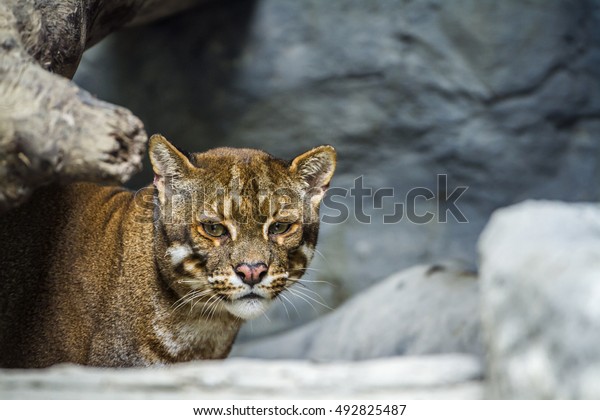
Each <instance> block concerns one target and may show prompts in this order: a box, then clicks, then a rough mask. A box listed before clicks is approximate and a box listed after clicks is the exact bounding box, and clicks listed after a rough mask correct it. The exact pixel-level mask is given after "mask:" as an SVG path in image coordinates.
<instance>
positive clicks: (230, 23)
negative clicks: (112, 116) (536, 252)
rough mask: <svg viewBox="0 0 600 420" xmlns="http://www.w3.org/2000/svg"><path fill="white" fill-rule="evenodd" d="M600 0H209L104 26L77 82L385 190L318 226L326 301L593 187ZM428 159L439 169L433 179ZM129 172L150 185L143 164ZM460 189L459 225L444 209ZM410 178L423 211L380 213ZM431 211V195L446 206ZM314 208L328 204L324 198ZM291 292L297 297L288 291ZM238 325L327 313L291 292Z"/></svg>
mask: <svg viewBox="0 0 600 420" xmlns="http://www.w3.org/2000/svg"><path fill="white" fill-rule="evenodd" d="M599 27H600V4H599V2H597V1H595V0H573V1H566V0H554V1H542V0H535V1H527V2H523V1H520V0H503V1H501V2H498V1H496V0H454V1H441V0H412V1H408V0H406V1H405V0H397V1H389V0H327V1H323V0H303V1H297V0H256V1H228V2H214V4H212V5H206V6H203V7H201V8H199V9H197V10H196V11H193V12H192V11H190V12H186V13H185V14H184V15H181V16H177V17H173V18H170V19H168V20H164V21H162V22H159V23H156V24H154V25H152V26H149V27H143V28H132V29H130V30H127V31H124V32H122V33H121V34H118V35H116V36H113V37H111V38H110V39H107V41H106V42H104V43H102V44H100V45H99V46H98V47H97V48H95V49H93V50H91V51H89V52H88V53H86V55H85V56H84V58H83V61H82V63H81V66H80V69H79V71H78V73H77V75H76V81H77V82H78V83H79V84H81V85H82V86H84V87H85V88H86V89H89V90H91V91H92V92H96V93H97V94H98V96H100V97H101V98H103V99H106V100H109V101H112V102H115V103H119V104H122V105H125V106H127V107H129V108H130V109H132V110H133V111H134V112H135V113H136V114H137V115H139V116H140V117H141V118H142V120H143V121H144V122H145V123H146V125H147V131H148V132H161V133H163V134H164V135H166V136H167V137H169V138H170V139H172V140H173V141H174V142H175V143H176V144H178V145H180V146H182V147H184V148H186V149H189V150H201V149H204V148H208V147H213V146H220V145H229V146H238V147H240V146H241V147H243V146H251V147H259V148H264V149H266V150H268V151H269V152H271V153H273V154H276V155H280V156H282V157H288V158H290V157H292V156H293V155H295V154H296V153H299V152H301V151H303V150H304V149H307V148H309V147H312V146H314V145H317V144H321V143H330V144H332V145H334V146H335V147H336V148H337V150H338V152H339V169H338V173H337V175H336V177H335V178H334V183H333V184H332V187H340V188H344V189H346V190H347V189H349V188H351V187H352V186H353V183H354V179H355V178H356V177H359V176H362V177H363V180H364V185H365V186H366V187H370V188H373V189H378V188H383V187H389V188H393V189H394V193H395V196H394V197H393V198H392V197H388V198H386V199H384V200H383V203H382V206H381V207H382V208H380V209H377V208H374V207H375V206H374V203H373V200H372V199H365V200H364V211H365V212H366V213H368V214H370V215H371V216H372V220H371V222H370V223H362V222H359V221H358V220H357V218H356V217H355V214H356V213H357V209H356V202H357V201H356V200H354V199H353V198H351V197H349V196H348V197H346V198H340V197H337V198H336V200H337V201H343V202H344V203H345V204H346V205H347V206H348V208H349V209H350V217H349V218H348V219H347V220H346V221H345V222H344V223H335V224H327V225H325V226H324V227H323V230H322V235H321V239H320V246H319V249H320V251H321V253H322V254H323V255H325V257H326V258H327V259H326V260H325V259H323V258H320V257H317V260H316V261H315V265H314V268H315V269H316V270H318V271H314V272H312V273H313V275H312V277H310V278H312V279H315V280H325V281H328V282H330V283H332V284H333V285H334V286H335V287H328V286H326V285H323V287H319V288H317V289H316V290H317V292H318V293H319V294H321V295H322V296H323V298H324V299H325V300H326V302H327V304H328V305H329V306H332V307H335V306H338V305H339V304H341V303H342V302H344V301H345V300H347V299H348V298H349V297H351V296H354V295H356V294H360V293H362V291H363V290H364V289H365V288H367V287H368V286H370V285H372V284H374V283H376V282H377V281H379V280H380V279H382V278H385V277H387V276H388V275H391V274H392V273H394V272H397V271H398V270H401V269H405V268H407V267H411V266H413V265H415V264H421V263H428V262H430V261H436V260H439V259H444V258H452V259H461V260H464V261H467V262H469V263H470V265H471V266H475V263H476V260H477V254H476V248H475V243H476V241H477V238H478V237H479V234H480V233H481V230H482V229H483V227H484V226H485V224H486V222H487V221H488V218H489V215H490V214H491V213H492V211H493V210H495V209H496V208H499V207H504V206H507V205H510V204H513V203H515V202H519V201H522V200H523V199H525V198H546V199H559V200H567V201H573V200H586V201H597V200H600V182H598V180H599V179H600V89H598V88H597V87H598V85H600V35H599V34H600V31H598V28H599ZM436 174H447V175H448V186H447V187H445V186H442V188H441V191H438V188H437V185H436ZM142 178H143V181H142V180H141V179H138V184H137V185H138V186H139V185H141V184H143V183H149V182H150V180H151V179H152V178H151V175H150V174H149V173H146V174H145V175H143V176H142ZM457 186H468V187H469V189H468V190H467V191H466V192H465V193H464V195H463V196H462V197H461V198H460V200H459V201H458V202H457V204H458V206H459V209H460V210H461V211H462V213H463V214H464V215H465V217H466V218H467V219H468V222H469V223H459V222H458V221H457V220H455V219H454V217H453V216H451V215H450V216H448V221H447V222H446V223H442V222H440V220H441V218H442V216H443V214H444V212H443V211H441V210H440V209H439V206H438V204H440V203H439V201H440V200H441V201H442V204H443V200H442V199H440V198H439V197H443V196H444V194H445V193H444V191H445V190H447V192H448V194H449V193H450V192H452V191H453V189H454V188H455V187H457ZM414 187H426V188H429V189H431V190H432V191H434V192H436V196H437V197H438V198H436V199H432V200H425V199H423V198H421V199H419V200H417V203H416V212H417V214H423V213H424V212H426V211H430V212H432V214H434V216H435V217H434V219H433V220H432V221H431V222H429V223H426V224H417V223H413V222H411V221H410V220H408V219H407V217H406V215H405V217H404V218H403V219H402V220H401V221H399V222H398V223H388V224H386V223H384V222H383V215H384V214H391V213H393V211H394V205H395V204H396V203H404V202H405V201H406V199H405V197H406V195H407V193H408V192H409V191H410V190H411V189H412V188H414ZM442 210H443V209H442ZM325 213H328V214H335V213H336V211H335V210H334V209H329V210H327V209H325ZM290 298H291V299H294V298H293V297H290ZM294 303H295V304H296V306H297V307H298V310H299V315H296V314H295V311H294V313H292V314H291V316H290V317H289V318H288V317H287V315H286V313H285V311H284V309H283V306H282V305H279V306H278V309H275V310H274V311H273V312H271V313H269V314H268V315H269V319H270V321H269V320H267V319H263V320H262V321H259V320H257V321H254V322H253V323H252V324H251V325H249V326H248V328H246V329H244V331H242V333H241V335H240V339H242V340H244V339H248V338H250V337H256V336H258V335H266V334H271V333H273V332H275V331H281V330H284V329H287V328H290V327H293V326H298V325H300V324H302V323H305V322H306V321H308V320H311V319H314V318H317V317H318V316H320V315H322V314H323V313H325V312H326V310H325V308H322V307H319V306H316V310H312V309H311V308H310V306H308V304H305V303H303V302H302V301H301V300H299V299H297V300H294Z"/></svg>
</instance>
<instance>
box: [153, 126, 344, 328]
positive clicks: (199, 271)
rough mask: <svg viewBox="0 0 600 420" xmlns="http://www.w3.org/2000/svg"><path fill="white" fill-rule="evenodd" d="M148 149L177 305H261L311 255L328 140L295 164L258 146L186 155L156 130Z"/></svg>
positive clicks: (238, 308)
mask: <svg viewBox="0 0 600 420" xmlns="http://www.w3.org/2000/svg"><path fill="white" fill-rule="evenodd" d="M150 157H151V161H152V165H153V168H154V172H155V185H156V188H157V195H158V209H157V211H158V212H159V217H158V218H157V222H156V226H157V231H158V232H159V234H160V235H161V237H162V240H163V242H164V244H165V249H166V252H165V257H164V262H165V263H166V264H168V265H170V267H171V268H172V274H173V275H172V279H171V287H172V288H173V290H175V291H176V293H177V294H178V295H179V296H180V298H181V299H180V301H179V302H178V304H177V305H181V307H186V308H188V307H189V308H193V309H194V310H198V311H199V313H200V314H202V315H205V316H213V315H217V314H219V313H220V312H221V311H224V310H225V311H228V312H230V313H232V314H233V315H236V316H238V317H239V318H243V319H250V318H254V317H256V316H258V315H261V314H263V313H264V312H265V311H266V309H267V308H268V306H269V304H270V303H271V302H272V301H273V300H274V299H275V298H276V297H277V296H278V295H279V294H280V293H281V292H283V291H284V290H285V289H286V288H287V287H289V286H291V285H292V284H293V282H294V281H295V280H297V279H299V278H300V277H301V276H302V275H303V274H304V272H305V269H306V267H307V265H308V264H309V262H310V260H311V259H312V256H313V252H314V249H315V246H316V242H317V235H318V229H319V224H318V223H319V218H318V215H319V204H320V202H321V199H322V197H323V195H324V193H325V191H326V189H327V186H328V185H329V181H330V179H331V177H332V175H333V172H334V169H335V159H336V156H335V151H334V149H333V148H332V147H330V146H321V147H318V148H315V149H312V150H310V151H308V152H306V153H304V154H302V155H300V156H298V157H297V158H296V159H294V160H293V161H292V162H291V163H288V162H284V161H282V160H279V159H275V158H273V157H272V156H270V155H268V154H267V153H264V152H261V151H258V150H251V149H229V148H221V149H214V150H210V151H208V152H205V153H199V154H195V155H191V156H189V157H188V156H185V155H184V154H182V153H181V152H180V151H178V150H177V149H175V148H174V147H173V146H172V145H171V144H170V143H168V142H167V141H166V140H165V139H164V138H163V137H161V136H156V135H155V136H153V137H152V138H151V141H150Z"/></svg>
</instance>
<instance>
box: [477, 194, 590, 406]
mask: <svg viewBox="0 0 600 420" xmlns="http://www.w3.org/2000/svg"><path fill="white" fill-rule="evenodd" d="M479 251H480V254H481V275H480V278H481V289H482V317H483V331H484V340H485V342H486V348H487V368H488V379H489V383H490V390H491V392H492V395H493V396H495V397H501V398H528V399H535V398H569V399H570V398H594V399H597V398H600V375H598V374H597V373H598V372H600V206H599V205H596V204H566V203H562V202H550V201H526V202H524V203H521V204H518V205H515V206H512V207H509V208H506V209H502V210H499V211H497V212H495V213H494V215H493V216H492V219H491V221H490V223H489V225H488V226H487V227H486V229H485V230H484V232H483V234H482V235H481V239H480V242H479Z"/></svg>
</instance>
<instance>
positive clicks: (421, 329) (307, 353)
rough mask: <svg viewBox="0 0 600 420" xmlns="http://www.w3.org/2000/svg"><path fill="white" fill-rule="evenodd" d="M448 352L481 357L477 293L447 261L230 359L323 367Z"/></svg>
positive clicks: (471, 279)
mask: <svg viewBox="0 0 600 420" xmlns="http://www.w3.org/2000/svg"><path fill="white" fill-rule="evenodd" d="M456 352H458V353H471V354H475V355H480V354H481V347H480V340H479V289H478V283H477V279H476V278H475V276H474V274H473V273H470V272H466V271H465V269H464V268H463V267H460V266H457V265H456V264H454V265H452V264H449V263H448V264H439V265H431V266H418V267H414V268H411V269H408V270H406V271H403V272H401V273H398V274H395V275H393V276H391V277H389V278H387V279H385V280H382V281H381V282H380V283H378V284H377V285H375V286H372V287H371V288H369V289H368V290H366V291H364V292H363V293H361V294H359V295H357V296H355V297H354V298H352V299H351V300H350V301H348V302H346V303H345V304H344V305H342V306H341V307H340V308H338V309H336V310H335V311H333V312H332V313H330V314H328V315H326V316H323V317H321V318H320V319H318V320H316V321H313V322H311V323H309V324H307V325H305V326H302V327H300V328H297V329H295V330H291V331H289V332H285V333H282V334H279V335H275V336H273V337H268V338H262V339H258V340H255V341H251V342H248V343H244V344H240V345H238V346H236V347H234V349H233V353H232V354H233V355H238V356H243V357H257V358H267V359H269V358H278V359H290V358H295V359H303V358H307V359H311V360H318V361H323V360H361V359H371V358H378V357H389V356H394V355H417V354H432V353H456Z"/></svg>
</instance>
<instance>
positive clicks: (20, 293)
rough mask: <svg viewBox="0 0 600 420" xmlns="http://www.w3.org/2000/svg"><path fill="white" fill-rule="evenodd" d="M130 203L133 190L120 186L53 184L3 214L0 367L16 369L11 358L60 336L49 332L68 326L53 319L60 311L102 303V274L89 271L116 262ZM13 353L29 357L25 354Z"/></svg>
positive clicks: (104, 268)
mask: <svg viewBox="0 0 600 420" xmlns="http://www.w3.org/2000/svg"><path fill="white" fill-rule="evenodd" d="M131 202H132V193H131V192H129V191H127V190H124V189H123V188H119V187H107V186H99V185H95V184H90V183H74V184H70V185H67V186H58V185H51V186H47V187H43V188H40V189H39V190H38V191H36V192H35V193H34V196H33V197H32V198H31V199H30V200H29V201H28V202H27V203H25V204H24V205H22V206H20V207H18V208H15V209H12V210H10V211H8V212H6V213H3V214H1V215H0V352H2V353H3V356H2V358H3V359H4V361H3V363H2V365H4V366H10V365H11V363H10V360H7V359H10V357H7V355H9V354H10V353H12V352H15V353H17V352H18V353H22V352H23V351H25V350H24V349H27V348H30V347H31V345H30V342H31V341H44V340H50V337H52V336H55V331H54V332H51V331H49V329H50V328H54V329H56V328H61V325H63V326H64V324H61V320H59V319H52V318H53V316H54V314H59V313H61V314H62V315H61V318H63V319H64V314H66V313H68V312H70V311H73V312H80V311H79V309H80V308H78V306H81V305H90V302H94V301H97V302H100V299H97V298H98V294H99V293H100V292H101V289H102V285H101V284H97V283H98V282H97V281H96V279H99V278H101V276H91V275H90V273H92V272H95V273H98V274H100V273H102V272H108V271H109V270H110V269H111V267H113V266H114V264H115V261H114V255H117V254H118V248H119V246H120V245H119V244H120V242H121V240H120V239H119V235H120V234H121V235H122V232H120V229H122V228H123V226H124V223H123V220H124V219H125V218H127V217H130V216H129V213H130V212H131ZM83 313H85V311H84V312H83ZM57 316H58V315H57ZM80 322H82V323H83V322H88V323H91V322H93V320H87V321H86V320H80ZM64 338H65V340H68V337H64ZM40 344H41V347H42V348H43V347H44V345H46V346H52V343H49V342H48V341H46V343H45V344H44V343H40ZM15 357H18V358H19V360H21V361H22V360H27V355H26V354H15ZM36 357H38V358H39V355H36ZM49 362H50V361H49Z"/></svg>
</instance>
